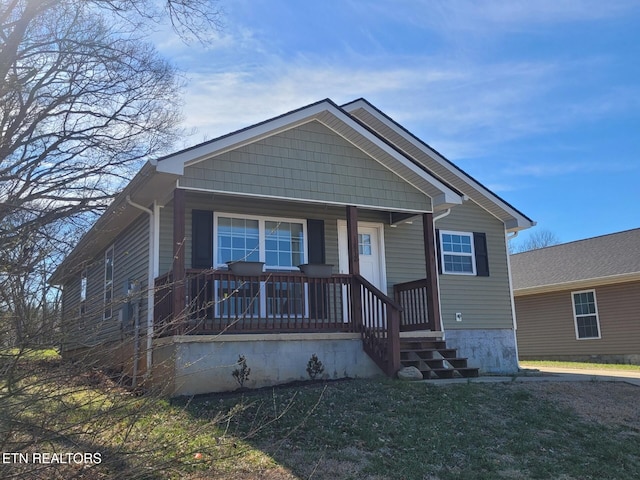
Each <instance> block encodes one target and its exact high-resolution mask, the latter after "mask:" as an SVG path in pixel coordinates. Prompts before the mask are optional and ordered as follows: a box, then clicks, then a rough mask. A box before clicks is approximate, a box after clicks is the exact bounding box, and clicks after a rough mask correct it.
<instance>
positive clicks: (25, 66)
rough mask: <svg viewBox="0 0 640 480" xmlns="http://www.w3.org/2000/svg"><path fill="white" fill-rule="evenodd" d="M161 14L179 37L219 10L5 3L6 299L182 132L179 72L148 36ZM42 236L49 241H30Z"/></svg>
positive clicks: (1, 153) (192, 34)
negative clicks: (71, 230) (75, 228)
mask: <svg viewBox="0 0 640 480" xmlns="http://www.w3.org/2000/svg"><path fill="white" fill-rule="evenodd" d="M163 18H164V19H168V20H169V22H170V23H171V25H172V26H173V27H174V29H175V30H176V31H177V32H178V33H179V34H181V35H182V36H183V38H185V39H187V40H189V39H194V38H196V39H202V38H204V35H205V34H206V32H207V31H211V27H212V26H213V27H214V28H215V27H217V26H218V22H219V12H218V11H217V10H216V9H215V4H214V3H213V1H207V0H167V1H166V2H164V9H163V8H162V7H161V6H160V4H159V3H158V2H157V1H155V0H8V1H6V0H4V1H3V2H2V3H0V244H2V254H1V255H0V290H2V291H3V295H2V297H0V301H1V302H2V304H4V307H5V309H7V308H8V309H12V308H16V306H17V305H18V301H17V300H18V299H16V298H13V300H12V296H13V295H14V293H15V292H17V290H16V289H15V287H16V285H18V284H19V285H22V286H23V287H24V288H26V287H27V286H29V285H33V281H31V280H29V279H28V278H29V277H30V276H33V274H34V272H37V273H38V274H39V272H40V268H41V267H42V266H43V265H44V266H45V267H46V268H50V267H51V266H53V265H54V264H55V257H56V255H59V254H60V253H61V252H62V253H64V251H65V247H68V243H65V242H64V240H65V238H66V237H68V236H69V228H70V225H73V222H76V223H75V225H78V222H80V223H81V222H83V220H85V221H86V217H85V215H86V214H87V213H93V214H96V213H99V212H100V211H101V210H103V209H104V208H105V206H106V205H107V204H108V203H109V201H110V200H111V199H112V198H113V196H114V194H115V193H116V192H117V191H118V190H119V189H120V188H122V186H123V185H124V184H125V183H126V180H127V179H128V178H130V176H131V174H132V172H133V171H134V170H137V169H138V168H139V166H140V163H141V162H142V160H143V159H145V158H148V157H153V156H156V155H159V154H161V153H162V152H165V151H167V150H168V149H169V148H170V147H171V145H172V143H173V142H174V141H175V140H176V138H177V136H178V135H179V134H180V131H179V129H178V125H179V121H180V114H179V107H180V104H179V96H178V93H179V87H180V84H179V82H178V81H177V76H176V73H175V71H174V69H173V67H172V66H171V65H170V64H169V63H167V62H166V61H165V60H164V59H162V58H161V57H160V56H159V55H158V54H157V52H156V50H155V49H154V47H153V46H152V45H151V44H150V43H148V42H147V41H145V37H144V36H145V34H146V33H148V31H149V28H151V27H152V26H153V25H156V24H159V22H161V21H162V20H163ZM61 222H63V223H61ZM85 224H86V223H85ZM43 239H46V240H47V241H46V244H47V249H43V248H39V247H37V246H38V245H40V244H41V242H42V240H43ZM45 250H47V252H46V253H45ZM36 266H38V268H37V269H36ZM49 271H50V270H49ZM18 277H19V279H18ZM18 290H20V289H18Z"/></svg>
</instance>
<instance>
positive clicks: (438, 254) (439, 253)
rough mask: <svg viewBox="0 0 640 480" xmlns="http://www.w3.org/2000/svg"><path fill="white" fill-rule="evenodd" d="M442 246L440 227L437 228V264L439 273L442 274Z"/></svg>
mask: <svg viewBox="0 0 640 480" xmlns="http://www.w3.org/2000/svg"><path fill="white" fill-rule="evenodd" d="M441 248H442V247H440V229H439V228H436V257H437V258H436V264H437V265H438V273H439V274H440V275H442V251H441Z"/></svg>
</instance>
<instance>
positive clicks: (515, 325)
mask: <svg viewBox="0 0 640 480" xmlns="http://www.w3.org/2000/svg"><path fill="white" fill-rule="evenodd" d="M511 233H512V235H511V236H509V232H507V231H505V235H504V236H505V239H506V247H507V274H508V275H509V294H510V295H511V318H512V319H513V343H514V344H515V347H516V366H517V368H518V371H519V370H520V352H519V351H518V319H517V317H516V297H515V296H514V295H513V279H512V278H511V254H510V253H509V241H510V240H513V239H514V238H516V237H517V236H518V233H520V232H518V231H517V230H516V231H515V232H511Z"/></svg>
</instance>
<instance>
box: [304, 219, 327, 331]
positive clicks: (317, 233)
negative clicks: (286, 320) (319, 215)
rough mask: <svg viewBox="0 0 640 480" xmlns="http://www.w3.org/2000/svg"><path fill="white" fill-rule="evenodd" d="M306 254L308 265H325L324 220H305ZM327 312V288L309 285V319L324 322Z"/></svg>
mask: <svg viewBox="0 0 640 480" xmlns="http://www.w3.org/2000/svg"><path fill="white" fill-rule="evenodd" d="M307 253H308V262H309V263H325V251H324V220H314V219H308V220H307ZM328 311H329V307H328V295H327V286H326V285H322V284H317V283H316V284H313V285H309V317H310V318H312V319H314V320H324V319H326V317H327V313H328Z"/></svg>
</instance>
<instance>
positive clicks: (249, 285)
mask: <svg viewBox="0 0 640 480" xmlns="http://www.w3.org/2000/svg"><path fill="white" fill-rule="evenodd" d="M187 197H188V198H187ZM200 197H201V196H200ZM194 198H199V197H198V195H196V194H194V193H193V192H186V191H185V190H183V189H180V188H177V189H176V190H175V191H174V193H173V199H172V205H171V206H172V208H171V212H172V236H173V245H172V263H171V268H170V269H169V270H168V271H167V272H166V273H164V274H162V275H160V276H158V277H157V278H156V280H155V286H154V287H155V288H154V335H155V337H156V338H158V337H174V336H188V335H204V336H209V335H230V334H285V333H297V334H314V333H316V334H327V333H338V332H343V333H350V334H357V335H358V336H359V337H360V338H361V341H362V347H363V350H364V351H365V352H366V353H367V354H368V355H369V356H370V357H371V359H372V360H373V361H374V362H375V363H376V364H377V365H378V366H379V367H380V368H381V369H382V370H383V371H384V372H385V373H386V374H387V375H390V376H392V375H394V374H395V373H396V372H397V370H398V369H399V368H400V366H401V352H400V338H401V332H424V333H426V332H430V333H431V335H434V336H438V335H439V334H440V332H441V330H442V328H441V323H440V313H439V298H438V288H437V267H436V241H435V230H434V226H433V214H432V213H431V212H421V213H415V214H411V215H408V214H406V213H402V212H378V213H377V215H379V216H380V217H381V218H382V217H384V218H386V219H388V222H387V224H386V227H385V228H387V229H389V228H391V229H392V230H393V227H392V224H393V221H394V219H395V220H396V221H397V222H404V221H405V220H407V219H409V218H418V219H419V220H421V221H420V222H416V224H417V225H415V226H412V229H413V230H414V231H415V229H416V227H420V228H421V232H420V235H419V236H420V237H421V238H422V242H421V243H422V245H421V247H422V252H407V254H408V255H409V257H410V259H409V261H410V262H414V263H415V262H416V261H417V259H420V263H422V261H424V263H422V265H423V267H420V268H419V269H418V272H419V271H420V270H421V271H422V272H423V273H422V275H421V276H419V277H417V278H415V279H412V280H408V281H402V282H394V281H393V279H391V281H390V282H388V283H389V287H388V288H385V287H386V285H374V284H373V283H372V282H371V281H370V280H369V279H368V278H366V276H365V275H364V274H363V272H361V261H360V256H361V252H363V245H362V236H360V237H359V232H358V225H359V215H360V214H361V212H363V210H362V209H361V208H358V207H356V206H345V207H334V211H338V212H339V211H340V210H341V211H342V212H343V214H342V215H339V214H338V215H337V216H338V218H337V221H338V222H340V221H343V222H345V223H346V258H347V264H348V265H347V267H348V268H347V269H346V270H347V271H346V272H344V273H338V272H336V270H338V268H336V267H334V269H333V271H332V272H331V273H330V274H322V275H319V276H318V275H317V274H313V273H311V274H305V273H303V272H301V271H300V270H299V269H298V268H297V265H291V267H290V268H283V267H282V266H280V267H278V268H272V266H270V265H266V266H265V269H264V271H262V272H260V273H256V274H237V273H234V272H232V271H230V270H229V269H227V268H226V266H223V265H220V264H219V261H218V260H216V259H206V260H204V262H205V264H206V263H207V262H208V264H209V265H210V267H208V268H205V267H204V265H200V267H199V268H193V267H194V266H198V265H197V261H196V256H197V252H196V246H195V243H197V242H198V241H199V239H198V238H196V235H197V231H198V230H199V229H200V227H198V226H197V225H196V223H195V222H198V219H197V215H194V214H192V215H191V229H190V230H191V234H190V235H189V234H188V233H187V230H188V228H187V225H186V218H187V211H189V210H190V208H189V207H191V206H192V204H193V199H194ZM227 200H228V199H227ZM222 203H224V202H222ZM240 203H242V202H240ZM285 204H288V202H283V205H284V207H285V210H286V208H288V205H285ZM242 208H247V207H246V206H242V205H241V208H239V209H240V210H241V209H242ZM227 209H228V208H227ZM308 209H309V210H311V211H313V208H312V207H309V208H308ZM369 210H370V209H369ZM314 213H315V212H314ZM315 216H316V217H318V216H320V215H315ZM340 217H342V219H341V218H340ZM370 217H371V214H370V213H368V214H365V215H364V218H365V219H369V218H370ZM327 221H328V220H327ZM205 223H206V222H205ZM314 225H315V226H314ZM316 226H317V224H312V222H311V221H307V225H306V226H305V231H304V232H305V234H306V238H305V239H304V240H305V242H307V243H311V242H312V240H313V239H312V237H313V232H312V230H313V229H315V228H316ZM204 227H205V230H206V229H210V230H211V233H210V234H209V236H207V235H205V236H204V240H203V242H204V244H207V243H208V244H209V246H208V248H209V249H210V250H213V246H212V243H213V238H212V236H213V235H214V232H213V228H212V226H211V225H209V224H208V223H206V225H205V226H204ZM414 236H415V235H414ZM326 237H327V238H330V237H331V235H329V234H327V235H326ZM391 237H393V236H392V235H390V238H389V239H388V241H387V249H390V250H393V249H394V248H396V247H394V245H393V244H392V241H391ZM321 238H322V241H323V242H324V238H325V235H324V231H323V234H322V235H321ZM383 245H384V244H383ZM220 248H221V247H219V246H218V249H220ZM332 248H333V249H334V250H336V251H337V245H333V246H332ZM187 251H189V252H190V253H191V257H192V258H191V261H190V262H188V261H187ZM323 251H324V245H323V247H322V249H318V248H316V247H314V246H312V245H308V249H307V250H305V257H304V260H305V261H306V262H307V263H310V264H319V263H326V257H325V255H324V253H320V252H323ZM422 259H424V260H422ZM234 260H236V259H234ZM394 261H395V259H394V257H393V256H392V255H389V256H387V270H393V268H390V267H392V266H391V265H389V263H390V262H394ZM189 267H191V268H189ZM342 270H345V269H344V268H343V269H342ZM412 271H414V272H416V270H415V268H414V269H413V270H412ZM366 273H367V274H368V273H369V271H367V272H366ZM383 289H385V290H387V291H383ZM406 335H411V334H410V333H405V334H403V336H406Z"/></svg>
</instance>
